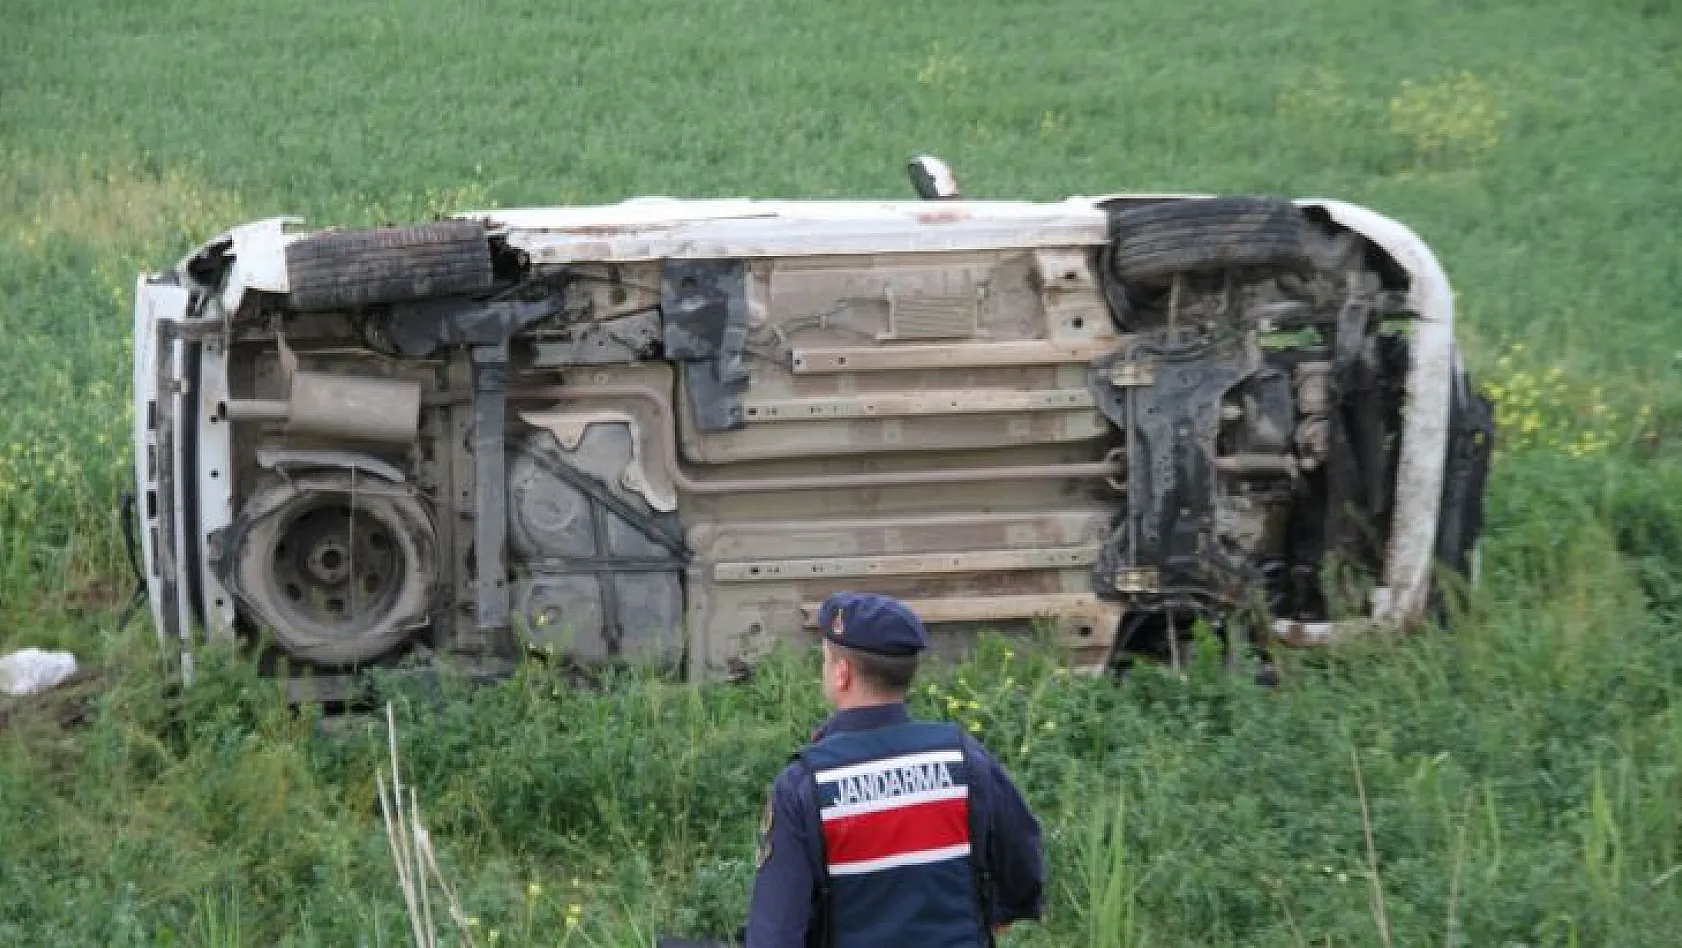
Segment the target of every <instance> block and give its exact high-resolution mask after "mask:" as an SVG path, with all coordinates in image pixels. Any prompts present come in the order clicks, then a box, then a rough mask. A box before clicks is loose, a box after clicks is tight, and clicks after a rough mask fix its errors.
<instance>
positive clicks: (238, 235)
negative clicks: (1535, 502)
mask: <svg viewBox="0 0 1682 948" xmlns="http://www.w3.org/2000/svg"><path fill="white" fill-rule="evenodd" d="M918 167H919V169H920V168H922V167H927V165H924V164H922V163H919V165H918ZM935 167H936V169H937V171H938V166H935ZM948 180H949V179H946V178H945V177H944V176H943V175H939V174H937V175H935V176H934V178H933V179H932V181H931V178H930V177H926V176H925V177H921V178H920V179H919V181H920V185H921V186H922V187H923V188H925V189H926V196H925V199H923V200H912V201H903V202H876V201H870V202H865V201H858V202H847V201H841V202H834V201H761V200H698V201H688V200H673V199H665V198H658V199H648V198H645V199H637V200H631V201H626V202H624V203H620V204H614V205H607V206H593V207H558V208H530V209H518V210H497V211H485V212H468V213H462V214H459V215H455V216H454V217H452V218H450V219H447V220H441V221H431V222H417V223H415V224H414V225H413V226H397V227H387V228H378V229H366V230H323V231H312V230H308V229H303V228H301V227H299V226H298V224H299V223H300V222H297V221H295V220H291V219H284V220H282V219H274V220H262V221H256V222H252V223H247V224H244V225H242V226H238V227H235V228H233V229H232V230H230V231H228V232H227V233H224V234H222V235H221V236H219V237H217V238H215V239H214V240H211V241H209V242H208V243H206V244H204V245H203V246H201V247H199V248H198V249H196V250H193V251H192V252H191V253H189V254H188V255H187V256H186V257H185V258H183V259H182V260H181V261H180V263H179V265H177V266H176V267H175V268H173V269H171V270H169V271H168V272H166V273H162V274H158V275H148V276H145V277H142V278H141V279H140V280H139V282H138V284H137V286H136V305H135V323H134V332H135V347H134V351H135V362H134V397H135V404H136V413H135V430H134V439H135V464H136V471H135V474H136V478H137V481H138V498H139V504H138V508H139V510H138V517H137V520H138V524H137V526H138V527H139V530H138V533H139V540H140V544H139V545H140V547H141V549H142V552H143V563H144V570H145V579H146V583H147V587H148V591H149V594H150V602H151V607H152V618H153V620H154V621H155V623H156V626H157V629H158V633H159V635H160V636H161V637H162V640H163V641H164V642H165V643H168V644H169V645H170V647H172V648H179V649H180V650H181V651H182V653H183V654H184V655H188V656H190V654H191V652H192V649H193V643H194V642H195V641H201V640H202V639H203V638H204V637H211V638H218V637H223V638H235V639H240V640H248V641H251V642H254V643H261V647H262V648H265V649H267V651H268V654H269V655H270V656H271V657H272V658H274V659H277V660H278V659H281V658H284V659H286V661H284V662H281V661H275V662H274V666H275V667H276V668H283V669H284V673H285V674H287V675H289V676H307V677H308V678H309V680H311V681H312V682H313V683H314V685H313V687H315V688H316V689H318V693H323V694H326V693H330V692H332V691H333V684H334V683H335V682H337V683H339V684H341V685H342V684H346V683H348V682H349V681H350V680H351V679H350V676H351V675H352V674H353V673H354V672H355V670H356V669H358V668H360V667H366V666H369V665H374V664H390V663H395V662H398V661H400V660H403V659H406V658H407V659H414V658H421V659H424V660H433V661H437V660H446V659H447V660H450V661H453V662H457V663H460V664H462V665H465V666H467V667H469V668H471V669H475V670H479V671H483V672H485V673H488V674H496V673H498V672H500V671H506V670H507V669H509V668H511V667H512V666H513V663H514V662H516V661H517V660H518V659H519V658H520V656H522V655H523V654H526V653H527V652H529V651H530V650H533V649H538V650H541V651H543V652H545V653H547V654H552V655H557V656H561V657H564V658H565V659H567V660H569V661H572V662H576V663H578V664H581V665H586V666H589V665H597V664H602V663H615V662H629V663H644V664H654V665H658V666H661V667H664V668H669V669H673V670H675V671H680V672H682V673H685V674H687V675H689V676H692V677H706V676H711V675H721V674H730V673H733V672H737V671H740V670H741V669H743V668H745V667H749V666H751V664H752V663H753V661H754V659H755V657H756V656H759V655H761V654H763V653H764V651H765V650H766V649H767V648H768V647H770V646H771V645H772V644H773V643H775V642H777V641H778V640H791V641H804V640H808V639H809V638H810V637H812V636H813V635H814V633H815V630H814V621H815V615H816V606H817V603H818V602H819V601H820V600H822V599H823V597H824V596H825V595H826V594H828V593H830V592H832V591H835V590H838V589H848V588H868V589H871V590H876V591H882V592H888V593H892V594H896V595H898V596H900V597H902V598H904V599H906V600H908V601H909V602H911V603H912V605H913V606H914V607H915V608H916V609H917V610H918V611H919V612H920V614H921V615H922V616H923V617H924V619H925V620H926V621H927V623H928V625H929V627H930V630H931V632H932V633H933V635H934V636H935V638H936V640H937V642H938V643H939V647H940V648H941V649H942V650H953V651H961V650H962V649H963V648H964V647H965V645H966V643H967V642H969V641H970V640H971V639H972V637H973V635H974V634H975V633H976V632H978V631H980V630H983V629H993V630H997V631H999V632H1002V633H1005V634H1013V633H1027V632H1030V631H1033V632H1036V633H1038V634H1047V635H1050V636H1051V637H1052V638H1053V639H1054V640H1055V641H1056V642H1057V643H1059V644H1060V645H1061V646H1063V647H1065V648H1067V649H1068V653H1069V656H1070V661H1071V662H1072V663H1073V664H1075V665H1078V666H1081V667H1085V668H1091V669H1100V668H1104V667H1114V666H1116V665H1117V664H1118V663H1123V662H1125V661H1127V660H1128V659H1129V657H1130V656H1136V655H1140V654H1146V655H1152V654H1154V655H1161V656H1165V657H1173V656H1175V655H1176V654H1177V649H1178V648H1179V646H1180V645H1181V644H1182V643H1183V641H1184V636H1186V635H1187V634H1188V633H1189V630H1190V628H1191V626H1192V623H1193V622H1194V621H1195V620H1197V619H1200V618H1201V619H1204V620H1207V621H1208V622H1210V623H1211V624H1212V625H1213V626H1214V627H1215V628H1217V629H1219V630H1221V631H1223V632H1224V633H1226V634H1227V637H1228V638H1229V640H1231V639H1234V638H1235V637H1240V638H1242V640H1243V641H1246V642H1250V643H1254V644H1256V645H1258V646H1262V647H1268V646H1273V645H1277V644H1281V643H1282V644H1287V645H1302V644H1316V643H1324V642H1329V641H1333V640H1335V639H1337V638H1339V637H1340V636H1344V635H1349V634H1360V633H1361V632H1362V631H1364V630H1369V629H1374V628H1405V627H1408V626H1411V625H1413V624H1415V623H1417V622H1419V621H1420V620H1421V619H1423V618H1425V617H1427V616H1428V615H1430V614H1431V613H1432V612H1433V611H1434V609H1435V608H1436V604H1437V602H1438V601H1439V599H1440V596H1441V593H1442V591H1443V589H1444V586H1445V583H1452V582H1454V580H1453V577H1456V576H1462V577H1463V576H1465V575H1467V574H1468V573H1469V572H1470V571H1471V568H1472V556H1473V552H1474V549H1475V546H1476V543H1477V538H1478V535H1479V532H1480V523H1481V501H1482V496H1483V491H1484V477H1485V471H1486V468H1487V462H1488V451H1489V447H1490V441H1491V436H1492V430H1491V426H1490V421H1489V412H1488V405H1487V403H1486V402H1484V401H1483V399H1481V398H1480V397H1478V396H1477V395H1476V393H1475V392H1474V391H1473V389H1472V387H1471V386H1470V384H1469V382H1468V379H1467V377H1466V374H1465V371H1464V370H1463V368H1462V365H1461V360H1460V358H1459V355H1458V353H1457V350H1456V346H1455V333H1454V301H1453V296H1452V294H1451V292H1450V289H1449V285H1448V282H1447V280H1446V279H1445V277H1444V274H1443V271H1442V269H1441V268H1440V266H1439V264H1438V262H1437V260H1436V258H1435V257H1434V256H1433V254H1432V253H1431V251H1430V250H1429V249H1428V248H1427V247H1426V245H1425V244H1424V243H1423V242H1422V241H1421V240H1420V239H1419V238H1418V237H1417V236H1416V235H1415V234H1414V233H1413V232H1411V231H1410V230H1409V229H1407V228H1406V227H1404V226H1403V225H1401V224H1399V223H1397V222H1396V221H1394V220H1391V219H1389V218H1387V217H1384V216H1382V215H1380V214H1377V213H1375V212H1373V211H1370V210H1366V209H1363V208H1360V207H1356V206H1352V205H1349V204H1345V203H1341V202H1338V201H1332V200H1307V199H1303V200H1283V199H1272V198H1258V197H1208V196H1189V195H1143V194H1141V195H1133V194H1112V195H1105V196H1099V197H1075V198H1069V199H1067V200H1064V201H1058V202H1048V203H1035V202H1010V201H980V200H968V199H964V198H962V197H959V196H957V195H956V194H955V193H954V192H953V190H952V189H951V188H950V185H949V183H947V184H946V190H945V191H942V190H941V187H942V184H943V183H944V182H948Z"/></svg>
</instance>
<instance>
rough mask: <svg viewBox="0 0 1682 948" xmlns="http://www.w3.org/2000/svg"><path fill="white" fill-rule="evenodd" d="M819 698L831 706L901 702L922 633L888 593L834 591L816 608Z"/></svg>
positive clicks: (921, 646) (923, 637) (911, 614)
mask: <svg viewBox="0 0 1682 948" xmlns="http://www.w3.org/2000/svg"><path fill="white" fill-rule="evenodd" d="M818 625H819V627H820V628H821V629H822V632H823V659H824V660H823V687H824V697H825V698H826V699H827V700H828V701H829V703H830V704H831V705H833V706H834V707H837V708H853V707H863V706H865V705H872V704H885V703H887V702H890V701H901V700H904V698H905V695H906V693H907V692H908V691H909V690H910V688H911V680H912V678H913V677H915V676H916V674H917V662H918V659H919V657H920V654H921V653H922V651H923V650H924V649H925V648H928V644H929V641H928V632H927V631H926V630H925V629H924V628H923V622H922V620H921V619H919V618H917V614H916V613H914V612H912V611H911V609H910V607H908V606H906V604H905V603H903V602H900V601H899V600H898V599H895V598H893V597H892V596H882V595H877V594H875V593H853V592H840V593H836V594H834V595H832V596H830V597H829V598H827V599H825V600H824V602H823V605H822V606H821V607H820V608H819V609H818Z"/></svg>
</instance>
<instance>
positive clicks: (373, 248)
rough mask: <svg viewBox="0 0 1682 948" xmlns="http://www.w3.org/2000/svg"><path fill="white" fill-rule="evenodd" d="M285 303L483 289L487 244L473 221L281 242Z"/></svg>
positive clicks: (337, 304)
mask: <svg viewBox="0 0 1682 948" xmlns="http://www.w3.org/2000/svg"><path fill="white" fill-rule="evenodd" d="M286 277H287V281H288V283H289V285H290V291H289V293H288V296H287V302H288V303H289V304H290V305H291V307H292V308H293V309H295V310H298V311H299V312H321V311H323V310H336V309H349V308H353V307H357V306H369V305H373V304H376V303H398V302H403V301H406V300H418V299H425V298H427V297H432V296H444V295H447V294H452V293H474V292H479V291H482V290H486V289H489V288H490V286H491V282H492V272H491V245H490V240H489V238H488V237H487V236H486V234H485V225H484V224H482V223H480V222H478V221H438V222H436V223H431V224H421V225H418V226H413V227H381V228H373V229H368V230H344V231H332V232H329V233H325V234H318V235H316V236H313V237H306V238H304V239H303V240H300V241H297V242H296V243H293V244H290V245H289V246H287V248H286Z"/></svg>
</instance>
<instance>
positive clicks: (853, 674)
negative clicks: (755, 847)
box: [746, 593, 1043, 948]
mask: <svg viewBox="0 0 1682 948" xmlns="http://www.w3.org/2000/svg"><path fill="white" fill-rule="evenodd" d="M818 622H819V625H820V627H821V628H822V630H823V639H824V641H823V651H824V662H823V685H824V697H825V698H826V699H827V700H828V701H829V703H830V705H831V706H832V707H834V708H835V709H836V710H835V713H834V714H833V715H832V716H831V717H830V718H829V720H828V721H826V722H824V724H823V726H822V727H820V728H819V729H818V730H817V732H816V733H814V735H813V738H812V743H811V744H809V745H807V746H806V747H805V748H804V749H803V750H801V751H800V753H799V754H797V755H795V759H794V760H793V761H792V762H791V763H790V764H789V765H788V766H787V767H786V768H784V770H783V771H782V773H780V774H778V775H777V779H776V781H775V783H774V784H773V785H772V788H771V797H770V800H769V802H768V803H767V805H766V809H765V825H764V826H763V827H762V828H761V839H760V854H759V871H758V875H757V876H756V878H755V880H754V887H753V901H752V904H751V906H750V909H749V915H748V924H747V930H746V936H747V948H805V946H811V945H815V946H824V948H864V946H886V945H917V946H930V948H979V946H987V945H991V944H992V943H993V938H994V936H995V935H996V934H997V933H998V932H999V931H1002V930H1003V929H1004V928H1005V926H1007V925H1009V924H1011V923H1012V922H1015V921H1019V920H1023V919H1038V918H1039V917H1040V913H1041V909H1042V891H1041V890H1042V883H1043V857H1042V853H1041V844H1040V828H1039V823H1038V821H1037V820H1035V818H1034V815H1033V814H1032V813H1031V812H1030V811H1029V810H1028V807H1027V804H1026V803H1025V802H1024V801H1023V799H1022V796H1021V794H1020V793H1019V792H1018V791H1017V789H1016V787H1015V785H1014V784H1013V783H1012V782H1011V780H1010V778H1009V776H1007V775H1006V774H1005V772H1004V770H1003V768H1001V767H1000V766H999V764H998V762H997V761H995V760H994V759H993V757H992V755H990V754H989V753H988V752H987V751H986V749H985V748H983V747H982V746H981V744H980V742H978V741H976V740H975V739H974V738H972V737H970V736H969V735H968V734H965V733H964V732H963V731H962V730H961V729H960V728H958V727H957V726H956V725H953V724H949V723H945V722H931V721H914V720H912V719H911V717H910V715H909V714H908V713H907V711H906V707H905V697H906V694H907V693H908V692H909V690H910V687H911V680H912V678H913V677H914V676H915V674H916V671H917V663H918V659H919V655H920V653H921V652H922V651H923V650H924V649H925V648H927V647H928V635H927V632H926V631H925V629H924V628H923V623H922V621H921V620H920V619H919V618H918V617H917V615H916V614H915V613H913V612H912V611H911V609H910V608H908V607H907V606H906V605H905V604H904V603H903V602H900V601H899V600H897V599H893V598H891V597H888V596H880V595H874V594H869V593H837V594H835V595H833V596H831V597H829V598H828V599H826V600H824V603H823V605H822V607H821V608H820V610H819V614H818Z"/></svg>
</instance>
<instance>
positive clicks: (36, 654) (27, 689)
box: [0, 648, 76, 695]
mask: <svg viewBox="0 0 1682 948" xmlns="http://www.w3.org/2000/svg"><path fill="white" fill-rule="evenodd" d="M74 674H76V656H74V655H72V654H70V653H69V652H46V651H42V650H41V649H38V648H25V649H19V650H18V651H16V652H12V653H10V654H8V655H6V656H5V657H4V658H0V691H3V692H5V693H6V694H9V695H32V694H36V693H38V692H42V691H46V690H47V689H48V688H52V687H54V686H56V685H58V684H59V683H60V682H62V681H64V679H66V678H69V677H70V676H71V675H74Z"/></svg>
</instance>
